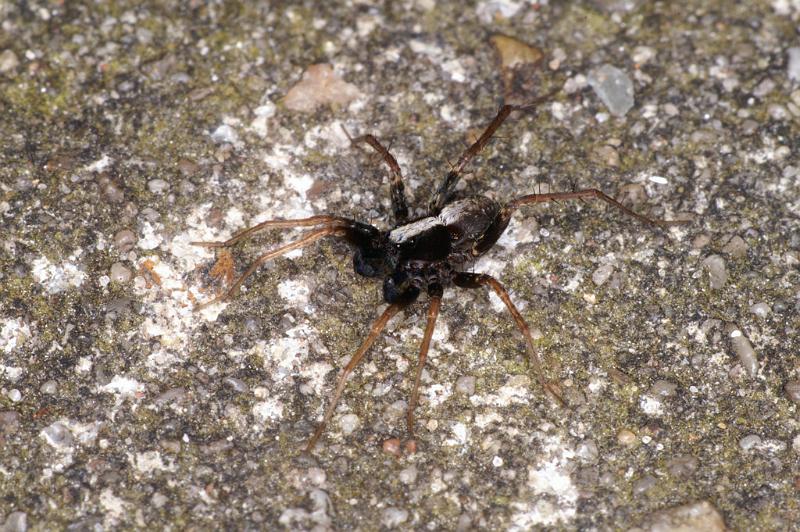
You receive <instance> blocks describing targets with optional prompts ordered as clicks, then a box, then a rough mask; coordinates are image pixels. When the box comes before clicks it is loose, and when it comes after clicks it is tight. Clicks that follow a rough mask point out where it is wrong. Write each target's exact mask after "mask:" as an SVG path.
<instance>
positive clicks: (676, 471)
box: [667, 454, 700, 478]
mask: <svg viewBox="0 0 800 532" xmlns="http://www.w3.org/2000/svg"><path fill="white" fill-rule="evenodd" d="M699 465H700V460H698V459H697V458H696V457H694V456H692V455H691V454H683V455H680V456H676V457H675V458H673V459H671V460H669V461H668V462H667V471H669V473H670V475H673V476H675V477H680V478H688V477H690V476H692V474H693V473H694V472H695V471H696V470H697V467H698V466H699Z"/></svg>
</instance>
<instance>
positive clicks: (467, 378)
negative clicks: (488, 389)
mask: <svg viewBox="0 0 800 532" xmlns="http://www.w3.org/2000/svg"><path fill="white" fill-rule="evenodd" d="M456 393H459V394H461V395H464V396H467V397H469V396H470V395H473V394H474V393H475V377H473V376H471V375H462V376H461V377H459V378H458V379H457V380H456Z"/></svg>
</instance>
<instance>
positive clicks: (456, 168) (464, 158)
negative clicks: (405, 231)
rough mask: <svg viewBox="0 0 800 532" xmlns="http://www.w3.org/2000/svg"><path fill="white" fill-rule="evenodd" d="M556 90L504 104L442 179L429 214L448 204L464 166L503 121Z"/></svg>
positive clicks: (543, 99)
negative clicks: (523, 102)
mask: <svg viewBox="0 0 800 532" xmlns="http://www.w3.org/2000/svg"><path fill="white" fill-rule="evenodd" d="M555 92H556V91H553V92H550V93H548V94H546V95H544V96H542V97H539V98H536V99H535V100H534V101H532V102H531V103H529V104H526V105H504V106H503V107H501V108H500V110H499V111H498V112H497V115H496V116H495V117H494V119H492V121H491V122H490V123H489V125H488V126H486V129H485V130H484V132H483V133H482V134H481V136H480V137H478V140H476V141H475V142H474V143H472V145H471V146H470V147H469V148H467V149H466V150H465V151H464V153H462V154H461V157H459V158H458V162H457V163H456V164H455V165H453V166H452V168H451V169H450V171H449V172H447V175H446V176H445V177H444V181H442V184H441V185H440V186H439V188H438V189H437V190H436V192H435V193H434V195H433V197H432V198H431V201H430V204H429V205H428V211H429V214H430V215H431V216H433V215H436V214H438V213H439V211H441V210H442V207H444V206H445V204H447V202H448V200H449V199H450V196H452V195H453V191H454V190H455V188H456V185H457V184H458V180H459V179H460V178H461V172H462V171H463V170H464V167H465V166H466V165H467V164H468V163H469V162H470V161H471V160H472V159H473V158H474V157H475V156H476V155H478V153H480V151H481V150H483V148H485V147H486V145H487V144H488V143H489V141H490V140H491V138H492V136H493V135H494V134H495V132H496V131H497V130H498V129H499V128H500V126H501V125H503V122H505V121H506V118H508V116H509V115H510V114H511V112H512V111H530V110H532V109H534V108H535V107H536V106H537V105H538V104H540V103H541V102H543V101H545V100H548V99H549V98H550V97H552V95H553V94H555Z"/></svg>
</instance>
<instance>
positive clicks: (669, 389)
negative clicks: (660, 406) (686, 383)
mask: <svg viewBox="0 0 800 532" xmlns="http://www.w3.org/2000/svg"><path fill="white" fill-rule="evenodd" d="M677 389H678V385H677V384H675V383H673V382H670V381H665V380H657V381H656V382H654V383H653V386H651V387H650V395H653V396H655V397H671V396H673V395H675V390H677Z"/></svg>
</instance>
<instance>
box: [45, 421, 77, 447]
mask: <svg viewBox="0 0 800 532" xmlns="http://www.w3.org/2000/svg"><path fill="white" fill-rule="evenodd" d="M42 436H44V438H45V439H46V440H47V443H49V444H50V445H52V446H53V447H57V448H67V447H69V446H71V445H72V441H73V438H72V433H71V432H70V430H69V428H67V426H66V425H64V424H63V423H61V422H60V421H56V422H55V423H53V424H52V425H49V426H47V427H45V428H44V429H42Z"/></svg>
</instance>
